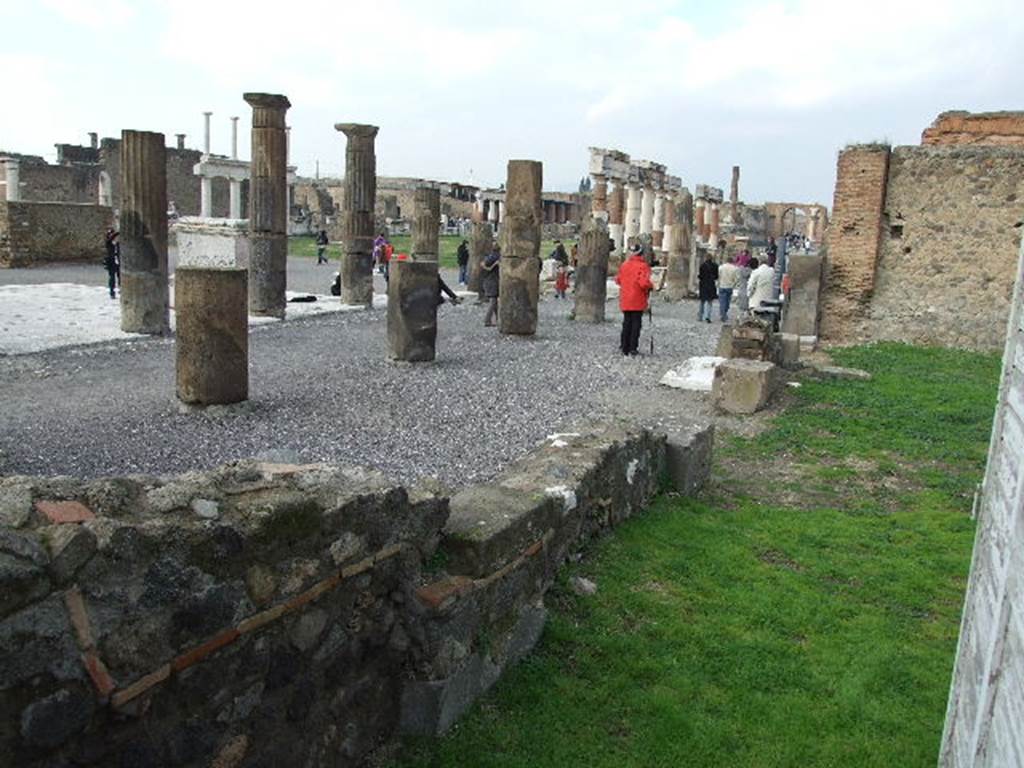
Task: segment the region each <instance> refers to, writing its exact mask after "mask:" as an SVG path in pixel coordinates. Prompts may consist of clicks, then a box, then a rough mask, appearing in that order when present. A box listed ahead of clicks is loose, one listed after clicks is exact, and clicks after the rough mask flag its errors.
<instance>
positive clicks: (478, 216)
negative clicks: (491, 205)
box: [470, 192, 484, 224]
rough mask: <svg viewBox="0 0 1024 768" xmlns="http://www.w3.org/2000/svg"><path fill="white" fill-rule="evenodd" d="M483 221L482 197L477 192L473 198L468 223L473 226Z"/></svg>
mask: <svg viewBox="0 0 1024 768" xmlns="http://www.w3.org/2000/svg"><path fill="white" fill-rule="evenodd" d="M483 220H484V200H483V196H482V195H481V194H480V193H479V192H477V193H476V195H475V196H474V198H473V213H472V215H471V216H470V221H471V222H472V223H474V224H478V223H480V222H481V221H483Z"/></svg>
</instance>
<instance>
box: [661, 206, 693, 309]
mask: <svg viewBox="0 0 1024 768" xmlns="http://www.w3.org/2000/svg"><path fill="white" fill-rule="evenodd" d="M674 207H675V219H676V220H675V223H674V224H673V225H672V233H671V237H670V238H669V241H668V268H667V270H666V272H665V290H664V292H663V293H664V295H665V298H666V299H667V300H668V301H680V300H681V299H685V298H686V296H687V294H688V293H689V290H690V252H691V250H692V243H691V239H690V219H691V217H692V216H693V198H691V197H690V193H689V192H688V191H687V190H685V189H684V190H683V191H682V192H680V193H679V196H678V197H677V198H676V200H675V205H674Z"/></svg>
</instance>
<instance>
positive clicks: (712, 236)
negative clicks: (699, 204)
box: [708, 203, 719, 250]
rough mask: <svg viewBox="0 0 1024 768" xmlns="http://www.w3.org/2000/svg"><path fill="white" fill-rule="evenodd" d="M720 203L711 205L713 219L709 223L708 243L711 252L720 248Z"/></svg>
mask: <svg viewBox="0 0 1024 768" xmlns="http://www.w3.org/2000/svg"><path fill="white" fill-rule="evenodd" d="M718 215H719V213H718V203H711V218H710V220H709V221H708V242H709V243H711V250H715V249H716V248H718V231H719V229H718Z"/></svg>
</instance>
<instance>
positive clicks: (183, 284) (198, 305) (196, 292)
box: [174, 267, 249, 405]
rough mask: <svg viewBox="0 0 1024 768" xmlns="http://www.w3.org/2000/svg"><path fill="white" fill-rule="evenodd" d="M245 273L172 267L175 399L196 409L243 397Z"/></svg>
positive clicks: (246, 345)
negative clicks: (175, 363)
mask: <svg viewBox="0 0 1024 768" xmlns="http://www.w3.org/2000/svg"><path fill="white" fill-rule="evenodd" d="M247 280H248V278H247V275H246V270H245V269H238V268H234V267H231V268H226V269H224V268H222V269H217V268H206V267H178V269H177V270H176V271H175V275H174V310H175V314H176V333H175V336H176V338H175V354H176V358H177V365H176V369H177V376H176V378H177V390H178V399H179V400H181V401H182V402H183V403H192V404H196V405H224V404H227V403H240V402H242V401H243V400H246V399H247V398H248V397H249V328H248V321H249V318H248V316H247V313H246V304H247V297H246V294H247Z"/></svg>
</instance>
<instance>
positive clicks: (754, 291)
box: [747, 259, 775, 312]
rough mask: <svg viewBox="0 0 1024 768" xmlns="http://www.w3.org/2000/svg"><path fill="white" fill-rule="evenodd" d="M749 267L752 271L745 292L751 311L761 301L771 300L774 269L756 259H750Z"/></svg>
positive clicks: (758, 305)
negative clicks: (748, 298) (748, 297)
mask: <svg viewBox="0 0 1024 768" xmlns="http://www.w3.org/2000/svg"><path fill="white" fill-rule="evenodd" d="M750 267H751V269H753V272H751V273H750V279H749V280H747V294H748V295H749V296H750V311H751V312H753V311H754V310H755V309H757V308H758V307H760V306H761V302H762V301H771V298H772V283H773V282H774V280H775V270H774V269H772V268H771V267H769V266H768V265H767V264H760V263H759V262H758V260H757V259H751V260H750Z"/></svg>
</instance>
